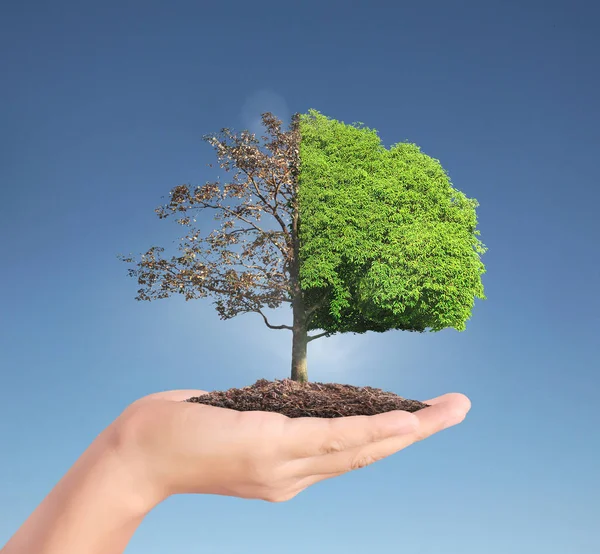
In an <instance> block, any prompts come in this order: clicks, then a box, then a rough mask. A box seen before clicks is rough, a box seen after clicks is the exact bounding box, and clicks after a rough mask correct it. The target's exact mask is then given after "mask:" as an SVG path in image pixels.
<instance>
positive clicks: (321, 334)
mask: <svg viewBox="0 0 600 554" xmlns="http://www.w3.org/2000/svg"><path fill="white" fill-rule="evenodd" d="M331 335H335V333H331V332H329V331H326V332H325V333H319V334H318V335H313V336H312V337H308V339H307V342H311V341H313V340H317V339H320V338H321V337H330V336H331Z"/></svg>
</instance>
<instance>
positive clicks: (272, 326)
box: [252, 308, 294, 331]
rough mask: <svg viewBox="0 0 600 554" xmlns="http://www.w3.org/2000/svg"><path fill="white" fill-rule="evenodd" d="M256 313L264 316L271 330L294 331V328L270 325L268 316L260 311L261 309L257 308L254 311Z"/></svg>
mask: <svg viewBox="0 0 600 554" xmlns="http://www.w3.org/2000/svg"><path fill="white" fill-rule="evenodd" d="M252 311H254V312H256V313H257V314H260V315H262V317H263V319H264V320H265V325H266V326H267V327H268V328H269V329H289V330H290V331H293V330H294V328H293V327H290V326H289V325H271V324H270V323H269V320H268V319H267V316H266V315H265V314H263V313H262V311H261V310H260V308H257V309H255V310H252Z"/></svg>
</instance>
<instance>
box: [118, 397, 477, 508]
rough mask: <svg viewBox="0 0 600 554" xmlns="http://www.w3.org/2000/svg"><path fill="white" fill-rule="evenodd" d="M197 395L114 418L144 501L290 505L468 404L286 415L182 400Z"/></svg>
mask: <svg viewBox="0 0 600 554" xmlns="http://www.w3.org/2000/svg"><path fill="white" fill-rule="evenodd" d="M202 394H206V391H198V390H178V391H169V392H164V393H157V394H151V395H149V396H146V397H144V398H141V399H140V400H138V401H136V402H134V403H133V404H132V405H131V406H129V408H128V409H127V410H125V412H124V413H123V414H122V416H121V417H120V418H119V420H120V421H119V420H118V421H119V423H120V425H119V428H120V429H121V433H120V437H121V438H120V441H119V443H120V451H121V455H122V456H124V457H125V458H126V459H127V461H128V463H129V464H130V467H132V468H133V471H134V473H135V475H136V478H137V479H142V480H143V482H144V483H145V485H146V487H147V488H146V490H147V491H148V497H149V499H151V500H150V502H151V503H152V504H153V505H156V504H158V503H160V502H161V501H162V500H164V499H166V498H167V497H169V496H171V495H173V494H180V493H201V494H219V495H226V496H237V497H240V498H252V499H261V500H266V501H269V502H282V501H285V500H289V499H291V498H293V497H294V496H296V495H297V494H298V493H299V492H301V491H303V490H304V489H306V488H307V487H309V486H310V485H313V484H315V483H317V482H319V481H322V480H324V479H328V478H331V477H335V476H338V475H341V474H343V473H346V472H348V471H351V470H353V469H358V468H362V467H365V466H367V465H369V464H371V463H373V462H375V461H377V460H381V459H382V458H385V457H387V456H390V455H391V454H394V453H396V452H398V451H399V450H402V449H403V448H406V447H407V446H410V445H411V444H413V443H415V442H417V441H420V440H423V439H425V438H427V437H429V436H431V435H433V434H434V433H437V432H439V431H441V430H443V429H446V428H448V427H451V426H453V425H457V424H458V423H460V422H461V421H462V420H463V419H464V418H465V416H466V414H467V412H468V411H469V409H470V407H471V403H470V401H469V399H468V398H467V397H466V396H464V395H462V394H457V393H451V394H445V395H443V396H440V397H438V398H435V399H433V400H428V401H427V404H430V407H428V408H425V409H423V410H420V411H418V412H416V413H408V412H402V411H393V412H388V413H384V414H379V415H375V416H352V417H342V418H310V417H306V418H288V417H286V416H284V415H281V414H277V413H270V412H258V411H257V412H239V411H236V410H229V409H224V408H217V407H213V406H207V405H202V404H197V403H189V402H183V400H186V399H188V398H190V397H192V396H200V395H202Z"/></svg>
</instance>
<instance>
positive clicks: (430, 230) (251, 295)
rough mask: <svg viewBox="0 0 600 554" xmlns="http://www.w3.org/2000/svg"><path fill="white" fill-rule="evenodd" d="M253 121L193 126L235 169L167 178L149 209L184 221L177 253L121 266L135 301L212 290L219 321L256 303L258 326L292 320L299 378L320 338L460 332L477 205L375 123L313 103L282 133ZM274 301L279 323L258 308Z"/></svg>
mask: <svg viewBox="0 0 600 554" xmlns="http://www.w3.org/2000/svg"><path fill="white" fill-rule="evenodd" d="M262 121H263V125H264V127H265V129H266V131H267V136H264V137H262V138H263V140H264V143H263V144H261V143H260V141H258V140H257V138H256V137H255V136H254V134H251V133H249V132H248V131H242V132H240V133H233V132H232V131H231V130H229V129H222V130H221V133H220V134H218V135H207V136H205V137H204V139H205V140H206V141H207V142H209V143H210V144H211V145H212V146H213V147H214V148H215V150H216V153H217V157H218V160H219V165H220V167H221V168H223V169H225V171H226V172H231V171H234V170H235V171H234V174H233V177H232V179H231V181H230V182H228V183H226V184H224V185H222V184H221V183H220V182H219V181H216V182H210V183H206V184H205V185H202V186H197V187H192V186H191V185H187V184H186V185H179V186H176V187H175V188H174V189H173V190H172V191H171V192H170V197H171V198H170V201H169V202H168V203H167V204H166V205H164V206H162V207H159V208H157V209H156V213H157V214H158V216H159V217H160V218H161V219H163V218H166V217H169V216H171V215H178V216H180V217H179V218H178V219H177V222H178V223H179V224H181V225H183V226H185V227H187V228H188V231H187V235H186V237H184V238H182V244H181V245H180V251H181V255H180V256H173V257H172V258H171V259H170V260H167V259H164V258H161V255H160V253H161V252H163V251H164V249H163V248H159V247H156V246H154V247H152V248H150V249H149V250H148V252H146V253H145V254H143V255H142V257H141V260H140V261H139V262H137V266H136V267H135V268H132V269H130V270H129V275H130V276H132V277H136V278H137V279H138V283H139V284H140V285H142V287H143V288H141V289H140V290H138V296H137V297H136V299H137V300H152V299H158V298H167V297H168V296H170V295H171V294H174V293H178V294H182V295H183V296H184V297H185V299H186V300H191V299H194V298H201V297H206V296H208V295H211V296H214V297H215V298H216V301H215V302H214V303H215V305H216V309H217V312H218V314H219V316H220V318H221V319H230V318H232V317H234V316H236V315H239V314H241V313H251V312H254V313H257V314H259V315H260V316H261V317H262V318H263V320H264V323H265V325H266V326H267V327H269V328H270V329H278V330H280V329H281V330H290V331H292V334H293V338H292V367H291V378H292V379H293V380H295V381H299V382H306V381H308V375H307V364H306V357H307V356H306V355H307V345H308V343H309V342H311V341H313V340H316V339H318V338H321V337H328V336H331V335H334V334H336V333H345V332H353V333H365V332H367V331H375V332H384V331H387V330H391V329H402V330H409V331H418V332H423V331H425V330H426V329H427V328H429V329H430V330H431V331H439V330H441V329H443V328H446V327H454V328H455V329H457V330H464V328H465V323H466V321H467V320H468V319H469V317H470V314H471V309H472V307H473V303H474V299H475V297H479V298H485V297H484V295H483V286H482V284H481V274H483V273H484V272H485V269H484V267H483V264H482V263H481V261H480V257H479V255H480V254H482V253H483V252H484V251H485V248H484V247H483V245H482V244H481V242H480V241H479V240H478V238H477V235H478V234H479V232H478V231H477V230H476V226H477V220H476V215H475V208H476V206H477V205H478V204H477V202H476V201H475V200H471V199H468V198H466V197H465V196H464V195H463V194H462V193H461V192H459V191H457V190H455V189H454V188H453V187H452V185H451V183H450V180H449V178H448V176H447V174H446V173H445V171H444V170H443V168H442V167H441V165H440V164H439V162H438V161H437V160H434V159H432V158H430V157H429V156H427V155H425V154H423V153H422V152H421V151H420V150H419V148H418V147H417V146H415V145H413V144H407V143H401V144H397V145H394V146H393V147H392V148H391V149H390V150H386V149H385V148H384V147H383V146H382V145H381V141H380V139H379V137H378V136H377V133H376V131H374V130H371V129H368V128H366V127H363V126H362V124H354V125H345V124H343V123H341V122H338V121H335V120H332V119H329V118H327V117H325V116H324V115H322V114H320V113H319V112H317V111H316V110H310V111H309V112H308V114H305V115H299V114H296V115H294V116H293V117H292V121H291V124H290V126H289V129H288V130H287V131H283V130H282V129H281V125H282V122H281V121H280V120H278V119H277V118H275V117H274V116H273V115H272V114H270V113H266V114H263V116H262ZM232 201H233V202H232ZM202 210H213V211H214V216H215V219H217V220H221V221H222V224H221V229H219V230H215V231H212V232H211V233H210V234H209V235H207V236H206V237H205V238H201V237H200V230H199V229H198V228H197V227H196V226H195V225H194V223H196V219H195V218H193V217H191V216H190V214H193V213H194V212H198V211H202ZM263 216H267V217H268V220H269V222H270V223H271V225H272V226H273V227H274V228H269V227H268V226H267V225H265V224H260V222H261V220H262V217H263ZM203 245H206V246H205V247H204V246H203ZM120 258H121V259H122V260H123V261H125V262H128V263H131V262H133V258H131V257H127V258H126V257H123V256H120ZM283 303H288V304H289V305H290V306H291V308H292V314H293V316H292V325H291V326H290V325H284V324H283V325H274V324H272V323H271V322H270V321H269V319H268V318H267V316H266V315H265V313H264V311H263V310H264V308H265V307H268V308H272V309H274V308H278V307H280V306H281V305H282V304H283ZM315 330H318V331H321V332H320V333H317V334H313V335H309V332H311V331H315Z"/></svg>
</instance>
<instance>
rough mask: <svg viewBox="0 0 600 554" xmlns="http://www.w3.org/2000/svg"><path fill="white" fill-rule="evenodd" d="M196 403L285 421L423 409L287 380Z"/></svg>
mask: <svg viewBox="0 0 600 554" xmlns="http://www.w3.org/2000/svg"><path fill="white" fill-rule="evenodd" d="M186 402H197V403H198V404H207V405H209V406H217V407H219V408H229V409H231V410H238V411H240V412H250V411H262V412H276V413H279V414H283V415H285V416H288V417H345V416H355V415H376V414H382V413H384V412H391V411H392V410H403V411H405V412H417V411H419V410H422V409H423V408H426V407H427V404H424V403H423V402H419V401H418V400H408V399H406V398H402V397H400V396H398V395H397V394H394V393H393V392H385V391H383V390H382V389H375V388H372V387H355V386H353V385H340V384H338V383H312V382H309V383H298V382H297V381H292V380H291V379H283V380H275V381H267V380H266V379H259V380H258V381H256V383H254V385H250V386H248V387H244V388H242V389H229V390H226V391H213V392H209V393H208V394H205V395H202V396H195V397H193V398H189V399H188V400H186Z"/></svg>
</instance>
